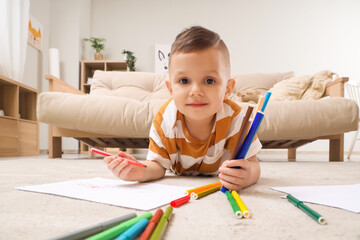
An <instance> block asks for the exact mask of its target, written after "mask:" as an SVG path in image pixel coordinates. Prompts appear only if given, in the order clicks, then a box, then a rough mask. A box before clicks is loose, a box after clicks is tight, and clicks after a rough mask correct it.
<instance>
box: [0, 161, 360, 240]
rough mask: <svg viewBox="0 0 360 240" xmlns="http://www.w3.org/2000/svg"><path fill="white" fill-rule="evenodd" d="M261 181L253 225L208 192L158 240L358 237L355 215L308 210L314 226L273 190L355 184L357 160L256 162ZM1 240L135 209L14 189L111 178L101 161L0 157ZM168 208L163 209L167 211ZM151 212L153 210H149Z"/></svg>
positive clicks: (51, 232)
mask: <svg viewBox="0 0 360 240" xmlns="http://www.w3.org/2000/svg"><path fill="white" fill-rule="evenodd" d="M261 170H262V173H261V179H260V180H259V182H258V183H257V184H256V185H254V186H251V187H249V188H247V189H245V190H243V191H241V192H240V196H241V197H242V199H243V201H244V202H245V204H246V205H247V207H248V208H249V210H250V211H251V214H252V216H251V218H250V219H236V218H235V217H234V214H233V212H232V209H231V207H230V204H229V203H228V201H227V199H226V196H225V195H224V194H222V193H221V192H216V193H213V194H211V195H209V196H207V197H204V198H202V199H200V200H196V201H192V202H189V203H187V204H185V205H183V206H181V207H180V208H175V209H174V211H173V216H172V218H171V221H170V224H169V225H168V228H167V230H166V232H165V235H164V238H163V239H247V240H250V239H360V228H359V223H360V214H355V213H351V212H348V211H345V210H341V209H337V208H332V207H327V206H321V205H315V204H308V206H310V207H311V208H313V209H314V210H315V211H318V212H319V213H320V214H322V215H323V216H324V217H325V218H326V219H327V221H328V224H327V225H324V226H322V225H319V224H317V223H316V222H315V221H314V220H313V219H311V218H310V217H308V216H307V215H305V214H304V213H303V212H302V211H300V210H299V209H297V208H296V207H294V206H293V205H292V204H290V203H289V202H288V201H287V200H285V199H281V198H280V196H283V195H284V194H282V193H280V192H276V191H273V190H271V189H269V187H274V186H299V185H302V186H304V185H306V186H310V185H339V184H355V183H360V174H359V173H360V162H338V163H329V162H312V161H306V162H270V161H264V162H261ZM0 176H1V178H0V196H1V197H0V225H1V231H0V239H49V238H52V237H56V236H59V235H62V234H65V233H68V232H71V231H74V230H78V229H81V228H83V227H87V226H91V225H94V224H96V223H100V222H103V221H107V220H109V219H113V218H116V217H118V216H122V215H125V214H128V213H132V212H136V213H137V214H138V215H140V214H143V213H144V212H143V211H135V210H133V209H127V208H122V207H115V206H110V205H106V204H101V203H95V202H88V201H84V200H77V199H71V198H67V197H60V196H54V195H49V194H40V193H33V192H25V191H19V190H15V187H20V186H30V185H37V184H45V183H53V182H60V181H67V180H73V179H85V178H93V177H103V178H109V179H114V177H113V176H112V175H111V173H110V172H109V171H108V170H107V168H106V166H105V165H104V164H103V163H102V161H101V160H100V159H97V160H88V159H76V158H73V159H70V158H67V159H47V158H46V157H35V158H32V157H26V158H3V159H0ZM215 181H217V178H208V177H183V176H175V175H173V174H171V173H167V175H166V177H164V178H163V179H161V180H158V181H155V182H157V183H162V184H169V185H180V186H202V185H205V184H208V183H211V182H215ZM165 208H166V206H164V207H162V209H163V210H165ZM151 212H152V213H154V212H155V210H153V211H151Z"/></svg>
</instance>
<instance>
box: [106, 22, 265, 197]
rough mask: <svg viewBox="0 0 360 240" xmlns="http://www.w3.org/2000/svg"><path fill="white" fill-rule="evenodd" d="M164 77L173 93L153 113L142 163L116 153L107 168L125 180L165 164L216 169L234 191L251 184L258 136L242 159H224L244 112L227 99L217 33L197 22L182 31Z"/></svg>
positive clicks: (159, 170)
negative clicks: (166, 74)
mask: <svg viewBox="0 0 360 240" xmlns="http://www.w3.org/2000/svg"><path fill="white" fill-rule="evenodd" d="M169 76H170V79H169V80H168V81H166V82H165V83H166V86H167V88H168V89H169V92H170V94H171V96H172V98H171V99H169V100H168V101H167V102H166V103H165V104H164V105H163V106H162V107H161V108H160V110H159V111H158V112H157V114H156V115H155V117H154V120H153V124H152V126H151V130H150V134H149V139H150V145H149V151H148V155H147V158H146V159H147V160H146V161H145V165H146V167H145V168H143V167H138V166H134V165H130V164H128V163H127V161H126V159H125V158H130V159H133V160H136V159H135V158H134V157H132V156H131V155H127V154H125V153H123V152H119V154H118V155H119V157H116V156H111V157H105V158H104V162H105V163H106V164H107V165H108V168H109V169H110V170H111V171H112V172H113V174H114V175H115V176H117V177H118V178H120V179H123V180H126V181H141V182H143V181H149V180H154V179H159V178H161V177H163V176H164V174H165V171H166V169H170V170H171V171H173V172H174V173H175V174H178V175H199V174H203V175H217V174H219V178H220V182H221V184H222V185H223V186H225V187H227V188H228V189H231V190H237V191H239V190H240V189H243V188H245V187H248V186H250V185H252V184H254V183H256V182H257V180H258V179H259V176H260V166H259V162H258V159H257V157H256V154H257V152H259V151H260V149H261V143H260V141H259V140H258V139H257V138H256V139H255V140H254V141H253V143H252V144H251V147H250V149H249V151H248V154H247V156H246V159H237V160H229V158H230V156H231V153H232V151H233V149H234V148H235V146H234V145H235V143H236V140H237V137H238V132H239V130H240V126H241V122H242V118H243V116H244V114H245V112H244V110H242V109H241V107H240V106H238V105H237V104H236V103H235V102H233V101H231V100H229V99H228V98H229V96H230V94H231V92H232V90H233V88H234V85H235V80H234V79H230V56H229V52H228V49H227V47H226V45H225V43H224V42H223V40H221V39H220V37H219V35H218V34H217V33H215V32H212V31H210V30H208V29H205V28H203V27H199V26H195V27H191V28H189V29H186V30H184V31H183V32H181V33H180V34H179V35H178V36H177V37H176V39H175V42H174V43H173V45H172V47H171V53H170V62H169ZM235 166H239V167H241V168H240V169H235V168H231V167H235Z"/></svg>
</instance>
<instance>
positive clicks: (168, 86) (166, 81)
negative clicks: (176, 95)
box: [165, 80, 172, 95]
mask: <svg viewBox="0 0 360 240" xmlns="http://www.w3.org/2000/svg"><path fill="white" fill-rule="evenodd" d="M165 85H166V87H167V89H168V90H169V92H170V94H171V95H172V88H171V84H170V80H165Z"/></svg>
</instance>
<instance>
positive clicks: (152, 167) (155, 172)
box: [139, 160, 166, 182]
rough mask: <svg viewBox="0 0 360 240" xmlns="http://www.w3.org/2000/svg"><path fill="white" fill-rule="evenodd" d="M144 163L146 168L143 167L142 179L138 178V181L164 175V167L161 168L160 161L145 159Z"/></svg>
mask: <svg viewBox="0 0 360 240" xmlns="http://www.w3.org/2000/svg"><path fill="white" fill-rule="evenodd" d="M144 164H145V165H146V168H144V175H143V177H142V179H140V180H139V181H140V182H146V181H151V180H155V179H159V178H162V177H163V176H164V175H165V172H166V169H165V168H163V166H161V165H160V163H158V162H156V161H149V160H146V161H145V163H144Z"/></svg>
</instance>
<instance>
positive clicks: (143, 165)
mask: <svg viewBox="0 0 360 240" xmlns="http://www.w3.org/2000/svg"><path fill="white" fill-rule="evenodd" d="M91 151H92V152H94V153H98V154H100V155H103V156H107V157H108V156H116V155H115V154H111V153H108V152H105V151H101V150H100V149H96V148H91ZM123 158H124V157H123ZM124 159H125V160H126V161H127V162H128V163H129V164H131V165H135V166H138V167H146V165H145V164H143V163H141V162H138V161H135V160H131V159H128V158H124Z"/></svg>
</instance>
